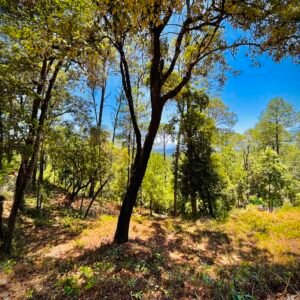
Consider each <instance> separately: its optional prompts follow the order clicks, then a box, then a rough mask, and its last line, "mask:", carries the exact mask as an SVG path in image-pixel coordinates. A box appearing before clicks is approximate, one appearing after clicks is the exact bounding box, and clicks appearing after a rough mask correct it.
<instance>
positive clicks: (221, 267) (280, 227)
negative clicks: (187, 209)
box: [0, 206, 300, 299]
mask: <svg viewBox="0 0 300 300" xmlns="http://www.w3.org/2000/svg"><path fill="white" fill-rule="evenodd" d="M22 219H23V222H21V224H20V228H19V231H20V232H23V235H22V238H23V240H22V243H20V244H17V245H16V246H17V247H19V248H22V252H20V253H19V256H15V257H14V258H4V259H3V260H2V262H1V264H0V284H1V280H2V282H3V280H4V283H5V288H4V289H3V288H2V287H1V286H0V298H6V297H8V298H10V299H54V298H55V299H196V298H197V297H198V298H201V297H202V298H204V299H265V298H267V297H276V295H277V296H278V295H283V296H284V297H288V294H290V295H295V294H297V293H299V290H300V286H299V282H300V272H299V270H300V268H299V254H300V228H299V226H300V224H299V220H300V208H297V207H284V208H282V209H279V210H277V211H275V212H274V213H268V212H264V211H258V210H257V208H256V207H255V206H249V207H248V208H247V209H246V210H243V209H242V210H241V209H236V210H234V211H233V212H232V213H231V215H230V216H229V217H228V218H227V219H226V220H225V221H223V222H220V221H212V220H198V221H196V222H191V221H182V220H180V219H179V218H175V219H174V218H159V217H152V218H149V217H146V216H141V215H139V214H135V215H134V216H133V219H132V224H131V232H130V237H131V238H132V240H131V241H130V242H129V243H127V244H124V245H121V246H117V245H113V244H112V237H113V233H114V230H115V226H116V221H117V218H116V216H115V215H111V214H110V215H101V217H100V218H99V219H98V220H82V219H80V218H79V217H78V214H77V213H76V211H70V210H66V209H65V208H60V209H59V208H56V209H55V208H54V207H52V208H51V210H50V209H49V211H47V213H44V215H43V216H35V215H34V214H28V215H26V217H24V218H22ZM37 220H39V221H37ZM42 220H43V221H42ZM39 222H40V223H42V225H43V226H39V225H37V224H38V223H39ZM20 237H21V235H20ZM16 286H18V287H19V288H17V289H16V288H15V287H16ZM283 299H284V298H283Z"/></svg>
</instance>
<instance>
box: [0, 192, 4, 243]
mask: <svg viewBox="0 0 300 300" xmlns="http://www.w3.org/2000/svg"><path fill="white" fill-rule="evenodd" d="M4 200H5V198H4V196H2V195H0V241H2V240H3V237H4V234H3V205H4Z"/></svg>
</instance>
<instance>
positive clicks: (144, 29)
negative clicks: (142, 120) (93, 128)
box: [98, 0, 298, 243]
mask: <svg viewBox="0 0 300 300" xmlns="http://www.w3.org/2000/svg"><path fill="white" fill-rule="evenodd" d="M289 2H290V5H291V6H292V7H297V3H296V1H289ZM267 3H268V4H267ZM287 7H288V6H287V5H278V3H277V2H274V3H273V2H272V3H271V4H270V3H269V2H266V1H251V2H246V1H239V2H231V1H225V0H221V1H212V2H211V1H206V2H205V3H203V2H197V1H195V2H192V3H190V1H186V2H184V1H160V2H158V1H143V2H138V3H136V2H132V1H130V0H127V1H123V2H110V1H107V2H104V3H102V2H101V5H99V10H100V17H99V19H98V21H99V22H98V23H99V26H98V27H99V32H103V28H105V29H104V30H106V32H107V36H108V39H109V40H110V41H111V43H112V45H113V46H114V47H115V48H116V49H117V51H118V54H119V60H120V71H121V76H122V84H123V88H124V92H125V95H126V98H127V101H128V105H129V110H130V115H131V119H132V124H133V129H134V132H135V138H136V144H137V149H136V154H135V158H134V163H133V166H132V168H131V177H130V183H129V185H128V188H127V191H126V194H125V196H124V200H123V204H122V207H121V211H120V215H119V219H118V225H117V229H116V233H115V237H114V240H115V242H116V243H123V242H127V241H128V231H129V224H130V219H131V214H132V210H133V207H134V205H135V202H136V199H137V194H138V191H139V188H140V186H141V183H142V180H143V177H144V175H145V172H146V168H147V163H148V160H149V158H150V153H151V150H152V146H153V143H154V139H155V136H156V133H157V131H158V128H159V124H160V120H161V115H162V111H163V108H164V106H165V104H166V103H167V101H169V100H170V99H174V98H175V97H176V96H177V95H178V93H179V92H180V91H181V90H182V89H183V88H184V86H186V84H187V83H188V82H189V81H190V79H191V77H192V76H201V75H202V76H205V75H206V74H207V73H208V72H209V71H210V69H211V67H212V65H214V63H217V64H218V65H219V66H222V65H223V63H224V56H223V53H224V51H225V50H228V49H231V50H234V49H236V48H237V47H239V46H242V45H248V46H251V47H255V48H256V49H255V50H256V52H260V53H261V52H262V51H267V52H268V53H269V54H271V55H272V56H273V57H274V58H275V59H277V60H280V58H281V57H283V56H284V55H287V54H291V55H296V54H297V53H298V44H297V39H298V37H297V34H296V33H297V28H298V26H297V10H292V9H288V10H287ZM101 12H102V13H101ZM177 14H180V15H181V18H179V19H176V20H177V21H175V18H174V16H175V15H177ZM174 21H175V23H176V22H177V23H176V24H175V25H174ZM225 22H226V25H227V26H228V25H229V24H231V25H232V26H233V27H234V28H235V29H242V30H243V31H247V30H249V31H250V30H251V34H245V37H243V38H238V39H236V40H234V41H226V39H225V38H224V36H223V35H222V31H223V26H224V25H225ZM171 24H173V25H172V26H173V27H178V28H179V29H178V31H177V32H176V33H175V34H174V35H173V36H172V35H171V34H169V37H170V39H169V40H168V39H165V38H164V37H163V35H166V34H167V32H168V30H169V29H168V28H170V26H171ZM287 24H288V26H287ZM285 29H286V30H285ZM172 37H174V42H173V41H172V42H171V38H172ZM134 40H135V41H137V42H136V43H134V44H133V43H132V42H133V41H134ZM128 43H131V48H133V47H134V48H135V49H136V51H140V52H146V53H147V54H148V57H149V68H148V70H149V83H148V89H149V94H150V103H151V118H150V123H149V127H148V130H147V134H146V137H145V140H144V142H142V136H141V130H140V128H139V124H138V120H137V116H136V113H135V109H134V101H133V92H132V77H133V76H132V75H133V74H132V72H131V68H130V65H129V64H130V61H129V60H128V55H127V53H126V51H127V50H128V48H130V47H127V45H128ZM179 65H180V69H181V70H182V76H181V79H180V80H179V81H178V84H175V85H174V84H171V82H172V78H173V79H174V76H176V75H175V74H176V72H177V70H178V69H179Z"/></svg>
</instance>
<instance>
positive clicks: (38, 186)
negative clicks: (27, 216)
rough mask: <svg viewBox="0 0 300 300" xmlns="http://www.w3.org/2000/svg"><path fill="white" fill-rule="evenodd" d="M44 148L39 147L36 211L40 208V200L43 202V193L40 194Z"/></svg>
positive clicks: (42, 178)
mask: <svg viewBox="0 0 300 300" xmlns="http://www.w3.org/2000/svg"><path fill="white" fill-rule="evenodd" d="M44 165H45V160H44V149H43V146H42V148H41V154H40V169H39V177H38V185H37V197H36V198H37V199H36V200H37V201H36V208H37V210H38V211H40V210H41V209H42V202H43V195H42V191H41V190H42V185H43V180H44Z"/></svg>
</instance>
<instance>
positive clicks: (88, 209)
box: [81, 178, 109, 219]
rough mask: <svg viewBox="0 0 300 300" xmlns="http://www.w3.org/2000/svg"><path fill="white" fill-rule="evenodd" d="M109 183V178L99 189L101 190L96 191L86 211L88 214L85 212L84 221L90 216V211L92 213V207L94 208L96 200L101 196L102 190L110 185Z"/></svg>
mask: <svg viewBox="0 0 300 300" xmlns="http://www.w3.org/2000/svg"><path fill="white" fill-rule="evenodd" d="M108 181H109V178H107V179H106V180H105V181H104V183H103V184H102V185H101V186H100V187H99V189H98V190H97V191H96V193H95V194H94V196H93V198H92V200H91V201H90V203H89V206H88V208H87V209H86V212H85V214H84V217H83V218H84V219H86V217H87V216H88V213H89V211H90V209H91V207H92V205H93V203H94V201H95V200H96V198H97V196H98V195H99V194H100V192H102V190H103V189H104V187H105V186H106V184H107V183H108ZM81 207H82V206H81Z"/></svg>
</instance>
